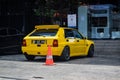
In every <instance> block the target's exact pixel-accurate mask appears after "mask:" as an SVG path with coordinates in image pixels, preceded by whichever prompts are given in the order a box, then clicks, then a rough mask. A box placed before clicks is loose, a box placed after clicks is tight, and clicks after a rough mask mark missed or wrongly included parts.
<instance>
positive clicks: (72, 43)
mask: <svg viewBox="0 0 120 80" xmlns="http://www.w3.org/2000/svg"><path fill="white" fill-rule="evenodd" d="M65 39H66V43H67V45H69V47H70V56H74V55H75V54H76V53H77V51H76V47H77V46H76V40H75V37H74V34H73V31H72V30H71V29H65Z"/></svg>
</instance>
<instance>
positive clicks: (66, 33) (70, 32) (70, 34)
mask: <svg viewBox="0 0 120 80" xmlns="http://www.w3.org/2000/svg"><path fill="white" fill-rule="evenodd" d="M67 37H74V34H73V32H72V30H70V29H65V38H67Z"/></svg>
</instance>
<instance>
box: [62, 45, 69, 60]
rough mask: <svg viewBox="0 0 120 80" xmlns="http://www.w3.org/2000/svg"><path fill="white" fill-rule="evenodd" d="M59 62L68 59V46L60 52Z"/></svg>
mask: <svg viewBox="0 0 120 80" xmlns="http://www.w3.org/2000/svg"><path fill="white" fill-rule="evenodd" d="M60 59H61V60H63V61H67V60H69V59H70V49H69V47H68V46H66V47H65V48H64V50H63V52H62V55H61V57H60Z"/></svg>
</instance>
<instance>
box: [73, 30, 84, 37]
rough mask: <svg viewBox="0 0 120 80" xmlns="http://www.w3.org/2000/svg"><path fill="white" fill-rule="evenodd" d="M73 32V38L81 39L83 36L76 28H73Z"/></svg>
mask: <svg viewBox="0 0 120 80" xmlns="http://www.w3.org/2000/svg"><path fill="white" fill-rule="evenodd" d="M73 34H74V37H75V38H80V39H83V36H82V35H81V34H80V33H79V32H78V31H77V30H73Z"/></svg>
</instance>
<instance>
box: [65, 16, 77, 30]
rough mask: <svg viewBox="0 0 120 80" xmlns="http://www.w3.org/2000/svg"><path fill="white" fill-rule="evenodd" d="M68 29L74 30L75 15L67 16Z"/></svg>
mask: <svg viewBox="0 0 120 80" xmlns="http://www.w3.org/2000/svg"><path fill="white" fill-rule="evenodd" d="M67 20H68V27H71V28H76V14H68V16H67Z"/></svg>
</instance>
